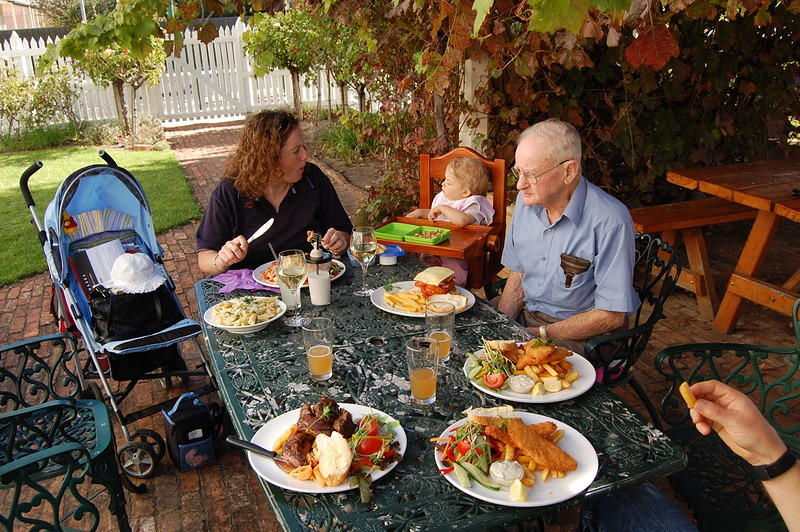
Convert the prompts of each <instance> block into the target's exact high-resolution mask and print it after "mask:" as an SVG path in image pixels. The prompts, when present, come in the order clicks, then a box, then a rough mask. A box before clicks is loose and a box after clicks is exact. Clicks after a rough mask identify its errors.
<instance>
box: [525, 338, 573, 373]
mask: <svg viewBox="0 0 800 532" xmlns="http://www.w3.org/2000/svg"><path fill="white" fill-rule="evenodd" d="M532 342H535V340H532V341H531V342H528V344H526V345H525V352H524V353H523V354H522V356H520V357H519V360H517V369H523V368H525V366H539V365H541V364H550V363H552V362H557V361H559V360H561V359H563V358H565V357H567V356H568V355H569V351H568V350H567V349H564V348H563V347H556V346H553V345H535V346H534V345H533V344H532Z"/></svg>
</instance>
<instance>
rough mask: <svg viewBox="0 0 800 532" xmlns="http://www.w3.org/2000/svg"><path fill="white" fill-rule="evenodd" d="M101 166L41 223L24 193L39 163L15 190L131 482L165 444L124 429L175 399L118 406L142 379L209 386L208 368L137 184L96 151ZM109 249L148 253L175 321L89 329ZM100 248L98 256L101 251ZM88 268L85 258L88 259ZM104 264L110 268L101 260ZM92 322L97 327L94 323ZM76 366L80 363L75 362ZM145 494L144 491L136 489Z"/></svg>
mask: <svg viewBox="0 0 800 532" xmlns="http://www.w3.org/2000/svg"><path fill="white" fill-rule="evenodd" d="M100 157H102V159H103V160H104V161H105V162H106V164H97V165H92V166H87V167H86V168H81V169H80V170H77V171H76V172H74V173H73V174H72V175H70V176H69V177H67V178H66V179H65V180H64V181H63V182H62V183H61V185H60V186H59V187H58V190H57V191H56V195H55V198H54V199H53V201H51V202H50V204H49V205H48V206H47V209H46V211H45V215H44V224H42V223H41V222H40V221H39V219H38V217H37V214H36V209H35V203H34V201H33V197H32V196H31V193H30V189H29V188H28V180H29V179H30V177H31V176H32V175H33V174H34V173H35V172H36V171H38V170H39V169H40V168H41V167H42V163H41V162H40V161H37V162H36V163H34V164H33V165H31V166H30V168H28V169H27V170H26V171H25V172H24V173H23V174H22V177H21V178H20V189H21V191H22V195H23V197H24V199H25V202H26V204H27V206H28V209H29V210H30V212H31V215H32V217H33V219H32V223H33V224H34V225H35V226H36V229H37V230H38V236H39V241H40V243H41V245H42V249H43V250H44V255H45V258H46V259H47V266H48V269H49V272H50V277H51V279H52V282H53V304H52V305H51V311H52V312H53V314H54V316H55V318H56V319H57V320H58V322H59V327H60V328H61V330H62V331H70V332H72V333H73V334H75V336H76V337H78V338H80V339H81V340H82V344H83V348H82V351H85V353H86V354H87V355H88V357H87V358H86V360H85V363H84V365H83V367H78V368H76V370H77V371H76V373H77V374H78V378H79V379H80V383H81V385H82V388H83V389H84V390H88V392H87V393H90V394H91V395H94V396H95V397H96V398H97V399H99V400H102V398H103V397H102V392H101V391H100V388H99V386H98V385H97V383H96V382H87V379H99V380H100V383H101V384H102V387H103V390H105V395H106V397H108V403H109V404H110V407H111V409H112V410H113V412H114V415H115V416H116V417H117V419H118V420H119V422H120V425H121V428H122V432H123V434H124V436H125V440H126V442H125V444H124V445H122V446H121V447H119V450H118V452H117V456H118V459H119V463H120V466H121V467H122V469H123V471H124V472H125V473H126V474H127V475H129V476H131V477H134V478H146V477H149V476H152V475H153V473H155V470H156V466H157V465H158V462H159V461H160V460H161V458H163V457H164V454H165V451H166V445H165V443H164V439H163V438H162V437H161V436H160V435H159V434H158V433H157V432H155V431H152V430H146V429H140V430H137V431H135V432H134V433H133V434H131V432H130V431H129V430H128V427H127V425H128V424H129V423H132V422H134V421H136V420H139V419H142V418H145V417H147V416H150V415H153V414H155V413H157V412H159V411H160V410H161V409H162V408H163V407H165V406H166V405H167V404H171V403H172V402H173V401H174V400H168V401H164V402H163V403H160V404H156V405H151V406H148V407H146V408H143V409H141V410H138V411H135V412H131V413H129V414H127V415H125V414H123V413H122V411H121V410H120V407H119V404H120V403H121V402H122V400H123V399H125V398H126V397H127V396H128V395H129V394H130V393H131V391H132V390H133V389H134V386H135V385H136V383H137V382H139V381H141V380H143V379H162V381H163V383H164V385H165V386H166V387H167V388H169V387H170V386H171V383H172V381H171V379H172V378H173V377H176V378H180V379H182V380H183V382H184V383H185V382H186V380H187V379H188V377H189V376H190V375H208V376H209V378H210V379H211V383H213V382H214V381H213V376H212V375H211V373H210V371H209V366H208V362H207V360H206V358H205V354H204V353H203V350H202V348H201V346H200V342H199V341H198V339H197V337H198V335H199V334H200V332H201V327H200V325H199V324H198V323H197V322H195V321H194V320H191V319H188V318H186V316H185V314H184V313H183V310H182V309H181V307H180V303H179V302H178V300H177V297H176V296H175V292H174V288H175V284H174V282H173V281H172V279H171V278H170V277H169V275H168V274H167V272H166V269H165V268H164V265H163V261H162V254H163V249H162V248H161V246H160V245H159V244H158V242H157V241H156V235H155V231H154V229H153V222H152V219H151V212H150V206H149V205H148V202H147V198H146V197H145V194H144V190H143V189H142V187H141V185H140V184H139V182H138V181H137V180H136V178H134V177H133V175H131V173H130V172H128V171H127V170H125V169H123V168H120V167H119V166H117V164H116V163H115V162H114V160H113V159H112V158H111V156H110V155H108V154H107V153H105V152H103V151H100ZM109 248H110V249H113V250H116V252H117V253H137V252H138V253H146V254H147V255H148V256H149V257H150V259H151V260H152V262H153V263H154V264H155V267H156V271H157V272H158V273H160V274H161V275H162V276H163V277H165V278H166V281H165V286H166V287H167V288H168V291H169V296H168V299H169V300H170V302H171V303H174V309H172V313H173V316H175V317H176V318H175V319H176V320H177V321H175V322H174V323H173V324H171V325H169V326H167V327H165V328H163V329H160V330H157V331H154V332H153V331H150V332H148V334H143V335H141V336H139V335H133V337H126V338H123V339H114V340H113V341H104V340H103V339H102V337H101V336H99V335H98V334H97V331H96V330H94V329H93V315H92V314H93V306H92V301H91V299H92V297H94V294H95V292H94V291H93V289H94V288H95V287H96V285H97V284H98V281H99V280H100V279H99V278H98V275H99V272H96V271H94V270H95V269H97V268H94V267H93V266H92V265H94V266H100V264H99V262H98V261H100V260H101V259H103V257H104V256H105V257H109V256H111V257H113V253H112V254H111V255H109V254H108V253H109V251H108V250H109ZM101 250H103V253H100V251H101ZM92 256H94V259H95V261H96V262H94V263H92V262H91V260H90V261H89V266H88V267H87V265H86V259H85V258H84V257H90V258H91V257H92ZM105 262H106V263H107V262H108V259H107V258H106V260H105ZM94 323H96V322H94ZM189 339H192V340H193V341H194V343H195V345H196V348H197V351H198V353H199V354H200V357H201V366H202V369H199V368H200V366H198V370H195V371H189V370H187V367H186V363H185V362H184V361H183V358H182V357H181V354H180V350H179V344H180V343H181V342H183V341H185V340H189ZM78 365H79V366H80V364H78ZM109 378H111V379H114V380H117V381H127V385H126V386H125V388H124V389H123V390H122V391H119V392H114V391H113V390H112V388H111V387H110V386H109ZM214 389H215V388H214V387H213V384H212V385H210V386H207V387H203V388H201V389H199V390H196V392H197V393H198V394H204V393H209V392H211V391H214ZM140 490H143V488H140Z"/></svg>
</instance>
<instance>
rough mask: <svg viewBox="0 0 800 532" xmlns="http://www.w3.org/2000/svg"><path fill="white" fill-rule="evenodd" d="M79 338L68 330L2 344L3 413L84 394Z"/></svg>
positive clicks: (0, 408) (0, 409) (0, 407)
mask: <svg viewBox="0 0 800 532" xmlns="http://www.w3.org/2000/svg"><path fill="white" fill-rule="evenodd" d="M77 353H78V346H77V341H76V340H75V338H74V337H73V336H72V335H70V334H66V333H62V334H54V335H50V336H41V337H39V338H32V339H29V340H25V341H22V342H17V343H15V344H11V345H6V346H2V347H0V413H2V412H11V411H14V410H18V409H20V408H26V407H29V406H34V405H39V404H42V403H46V402H47V401H54V400H58V399H68V400H75V399H80V398H81V393H82V385H81V380H80V376H79V375H78V374H77V373H76V370H75V369H74V368H76V367H78V368H79V367H80V366H79V363H78V360H77V358H78V355H77Z"/></svg>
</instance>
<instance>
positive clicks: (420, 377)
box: [406, 336, 439, 405]
mask: <svg viewBox="0 0 800 532" xmlns="http://www.w3.org/2000/svg"><path fill="white" fill-rule="evenodd" d="M406 361H407V362H408V380H409V381H411V400H412V401H414V402H415V403H417V404H418V405H430V404H433V403H434V402H436V376H437V374H438V370H439V342H437V341H436V340H434V339H433V338H431V337H429V336H414V337H413V338H409V339H408V342H407V343H406Z"/></svg>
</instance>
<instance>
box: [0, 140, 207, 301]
mask: <svg viewBox="0 0 800 532" xmlns="http://www.w3.org/2000/svg"><path fill="white" fill-rule="evenodd" d="M97 151H98V148H92V147H85V146H70V147H63V148H54V149H48V150H39V151H28V152H16V153H2V154H0V264H3V266H4V267H3V268H2V269H0V286H2V285H6V284H9V283H12V282H15V281H18V280H19V279H21V278H23V277H26V276H28V275H32V274H34V273H38V272H42V271H45V270H46V269H47V265H46V263H45V260H44V255H43V254H42V249H41V247H40V246H39V241H38V238H37V236H36V230H35V228H34V226H33V225H32V224H31V215H30V211H29V210H28V209H27V207H26V206H25V201H24V200H23V199H22V193H21V192H20V189H19V177H20V175H21V174H22V172H23V171H24V170H25V169H26V168H28V166H30V165H31V164H32V163H33V162H34V161H36V160H40V161H42V162H43V163H44V167H43V168H42V169H41V170H39V171H38V172H37V173H36V174H34V175H33V177H31V178H30V181H28V186H29V187H30V190H31V194H33V199H34V201H35V202H36V212H37V214H38V216H39V219H40V220H42V219H43V218H44V210H45V208H46V207H47V205H48V204H49V203H50V201H52V199H53V196H54V195H55V191H56V188H57V187H58V185H60V184H61V182H62V181H63V180H64V179H65V178H66V177H67V176H69V175H70V174H71V173H72V172H74V171H75V170H78V169H80V168H83V167H84V166H88V165H90V164H103V160H102V159H100V157H99V156H98V155H97ZM109 153H110V154H111V156H112V157H113V158H114V160H115V161H116V162H117V164H118V165H119V166H121V167H122V168H125V169H126V170H128V171H129V172H131V173H132V174H133V175H134V176H135V177H136V178H137V179H138V180H139V181H140V182H141V183H142V186H143V187H144V191H145V194H147V199H148V201H149V202H150V207H151V208H152V210H153V224H154V225H155V229H156V232H159V233H160V232H163V231H166V230H167V229H170V228H172V227H176V226H178V225H182V224H185V223H187V222H189V221H191V220H196V219H197V218H199V216H200V210H199V209H198V207H197V205H196V204H195V202H194V199H193V198H192V195H191V193H190V191H189V185H188V183H187V182H186V176H185V175H184V173H183V169H182V168H181V167H180V165H179V164H178V161H177V160H176V159H175V155H173V154H172V152H169V151H122V150H119V151H118V150H114V151H109Z"/></svg>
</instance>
